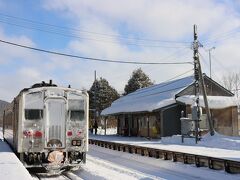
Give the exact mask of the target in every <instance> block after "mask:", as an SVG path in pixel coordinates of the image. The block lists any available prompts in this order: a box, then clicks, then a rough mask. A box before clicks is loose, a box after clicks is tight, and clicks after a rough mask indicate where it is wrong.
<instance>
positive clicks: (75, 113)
mask: <svg viewBox="0 0 240 180" xmlns="http://www.w3.org/2000/svg"><path fill="white" fill-rule="evenodd" d="M70 120H71V121H83V120H84V111H83V110H71V111H70Z"/></svg>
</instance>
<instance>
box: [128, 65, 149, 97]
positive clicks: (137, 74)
mask: <svg viewBox="0 0 240 180" xmlns="http://www.w3.org/2000/svg"><path fill="white" fill-rule="evenodd" d="M151 85H153V83H152V81H151V80H150V78H149V77H148V76H147V75H146V74H145V73H144V72H143V71H142V69H141V68H139V69H137V70H134V71H133V73H132V76H131V78H130V79H129V80H128V83H127V84H126V86H125V88H124V91H125V92H124V95H127V94H129V93H131V92H134V91H136V90H137V89H140V88H144V87H148V86H151Z"/></svg>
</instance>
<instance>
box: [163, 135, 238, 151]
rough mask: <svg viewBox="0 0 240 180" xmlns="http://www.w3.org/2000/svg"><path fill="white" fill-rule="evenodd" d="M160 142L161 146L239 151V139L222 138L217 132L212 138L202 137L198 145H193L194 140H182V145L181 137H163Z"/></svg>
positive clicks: (232, 137)
mask: <svg viewBox="0 0 240 180" xmlns="http://www.w3.org/2000/svg"><path fill="white" fill-rule="evenodd" d="M161 142H162V143H163V144H179V145H192V146H203V147H212V148H220V149H229V150H240V137H234V136H224V135H221V134H218V133H217V132H215V135H214V136H211V135H210V134H209V133H208V134H206V135H204V136H203V137H202V139H201V141H199V142H198V144H195V139H194V138H184V143H182V139H181V135H174V136H171V137H163V138H162V140H161Z"/></svg>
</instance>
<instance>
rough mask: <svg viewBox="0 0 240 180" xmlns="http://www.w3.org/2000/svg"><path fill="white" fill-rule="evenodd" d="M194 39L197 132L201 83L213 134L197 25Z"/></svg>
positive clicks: (211, 129)
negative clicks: (200, 57) (199, 53)
mask: <svg viewBox="0 0 240 180" xmlns="http://www.w3.org/2000/svg"><path fill="white" fill-rule="evenodd" d="M193 29H194V41H193V59H194V77H195V96H196V97H197V98H196V104H197V122H196V124H197V125H196V127H195V128H196V133H198V122H199V120H200V107H199V94H200V88H199V84H201V86H202V94H203V99H204V104H205V109H206V113H207V119H208V124H209V130H210V134H211V136H213V135H214V129H213V124H212V119H211V114H210V110H209V107H208V101H207V93H206V87H205V83H204V79H203V76H202V69H201V64H200V61H199V56H198V48H199V46H200V44H199V42H198V39H197V38H198V36H197V26H196V25H194V28H193ZM196 141H197V136H196Z"/></svg>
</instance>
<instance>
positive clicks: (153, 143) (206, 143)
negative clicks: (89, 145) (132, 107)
mask: <svg viewBox="0 0 240 180" xmlns="http://www.w3.org/2000/svg"><path fill="white" fill-rule="evenodd" d="M90 138H92V139H98V140H105V141H111V142H117V143H124V144H133V145H139V146H144V147H152V148H158V149H163V150H170V151H177V152H184V153H193V154H197V155H205V156H211V157H216V158H223V159H229V160H235V161H240V137H232V136H223V135H220V134H218V133H215V135H214V136H210V135H209V134H206V135H205V136H203V138H202V140H201V141H200V142H199V143H198V144H195V141H194V139H190V138H185V139H184V143H182V142H181V136H178V135H176V136H172V137H165V138H162V139H161V140H160V139H152V140H148V139H146V138H141V137H122V136H118V135H107V136H104V135H92V134H91V135H90Z"/></svg>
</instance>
